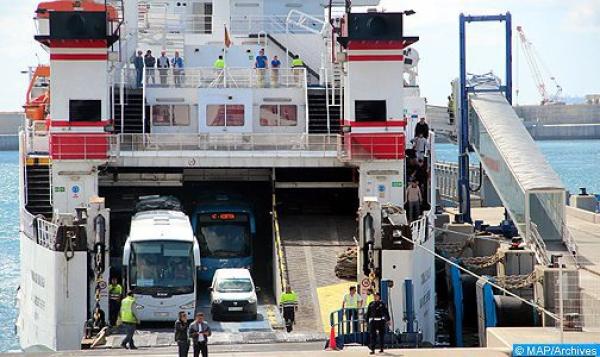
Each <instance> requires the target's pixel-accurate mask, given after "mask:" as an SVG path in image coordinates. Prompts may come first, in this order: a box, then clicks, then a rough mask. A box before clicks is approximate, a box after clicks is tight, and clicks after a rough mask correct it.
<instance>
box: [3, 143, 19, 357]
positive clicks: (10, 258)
mask: <svg viewBox="0 0 600 357" xmlns="http://www.w3.org/2000/svg"><path fill="white" fill-rule="evenodd" d="M18 158H19V153H18V152H6V151H0V352H6V351H9V350H14V349H18V348H19V344H18V341H17V338H16V336H15V333H14V332H15V331H14V325H15V318H16V316H17V310H16V308H15V297H16V293H17V287H18V286H19V161H18Z"/></svg>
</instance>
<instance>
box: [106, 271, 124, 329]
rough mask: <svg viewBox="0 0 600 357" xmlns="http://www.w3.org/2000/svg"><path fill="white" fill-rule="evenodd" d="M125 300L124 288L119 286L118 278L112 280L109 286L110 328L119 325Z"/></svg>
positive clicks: (114, 277)
mask: <svg viewBox="0 0 600 357" xmlns="http://www.w3.org/2000/svg"><path fill="white" fill-rule="evenodd" d="M122 298H123V286H122V285H121V284H119V280H118V279H117V277H116V276H113V277H112V278H110V284H109V285H108V299H109V300H108V316H109V317H108V322H109V323H110V326H115V325H116V324H117V318H118V316H119V310H120V309H121V299H122Z"/></svg>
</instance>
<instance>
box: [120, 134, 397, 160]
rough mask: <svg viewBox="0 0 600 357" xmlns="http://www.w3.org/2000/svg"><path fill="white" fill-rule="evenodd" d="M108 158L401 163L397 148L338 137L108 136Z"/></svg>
mask: <svg viewBox="0 0 600 357" xmlns="http://www.w3.org/2000/svg"><path fill="white" fill-rule="evenodd" d="M109 151H110V152H109V156H110V157H112V158H120V157H133V156H140V157H142V156H143V157H173V158H188V157H194V158H196V157H204V158H207V157H214V158H217V157H221V158H222V157H239V158H241V157H244V158H252V157H256V158H267V157H276V158H286V157H290V158H293V157H304V158H333V159H335V160H338V161H340V162H358V161H370V160H403V159H404V157H405V152H404V149H403V146H401V145H390V144H389V143H387V142H383V143H380V142H378V141H376V140H373V141H371V142H369V143H360V144H358V143H348V142H347V141H345V140H344V136H343V135H341V134H308V133H291V134H286V133H234V132H229V133H226V132H223V133H200V134H182V133H151V134H114V135H111V136H110V143H109Z"/></svg>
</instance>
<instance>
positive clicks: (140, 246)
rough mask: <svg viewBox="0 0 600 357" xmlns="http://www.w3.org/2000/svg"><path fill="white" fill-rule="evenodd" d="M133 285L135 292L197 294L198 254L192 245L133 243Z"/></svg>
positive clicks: (130, 278)
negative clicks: (195, 256)
mask: <svg viewBox="0 0 600 357" xmlns="http://www.w3.org/2000/svg"><path fill="white" fill-rule="evenodd" d="M129 267H130V268H129V284H130V286H131V289H132V290H133V292H134V293H137V294H155V293H157V292H159V291H160V292H164V293H169V294H189V293H192V292H194V253H193V245H192V243H188V242H166V241H146V242H136V243H132V244H131V257H130V262H129Z"/></svg>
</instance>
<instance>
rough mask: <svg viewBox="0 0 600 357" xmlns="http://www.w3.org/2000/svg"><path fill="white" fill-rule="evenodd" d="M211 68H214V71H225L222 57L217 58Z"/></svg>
mask: <svg viewBox="0 0 600 357" xmlns="http://www.w3.org/2000/svg"><path fill="white" fill-rule="evenodd" d="M213 67H214V69H218V70H223V69H225V60H224V59H223V56H219V58H217V60H216V61H215V63H213Z"/></svg>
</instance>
